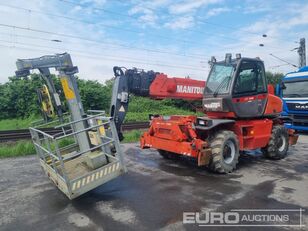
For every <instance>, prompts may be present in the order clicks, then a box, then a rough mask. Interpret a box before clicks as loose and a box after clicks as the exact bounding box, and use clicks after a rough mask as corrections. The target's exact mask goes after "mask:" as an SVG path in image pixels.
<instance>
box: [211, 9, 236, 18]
mask: <svg viewBox="0 0 308 231" xmlns="http://www.w3.org/2000/svg"><path fill="white" fill-rule="evenodd" d="M230 11H232V10H231V9H230V8H228V7H219V8H213V9H210V10H209V11H208V12H207V14H206V18H210V17H213V16H217V15H219V14H222V13H226V12H230Z"/></svg>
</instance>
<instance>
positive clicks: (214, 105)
mask: <svg viewBox="0 0 308 231" xmlns="http://www.w3.org/2000/svg"><path fill="white" fill-rule="evenodd" d="M204 107H205V108H207V109H218V108H220V107H221V104H220V103H219V102H217V103H214V102H213V103H207V104H204Z"/></svg>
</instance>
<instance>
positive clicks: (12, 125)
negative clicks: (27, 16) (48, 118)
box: [0, 115, 39, 130]
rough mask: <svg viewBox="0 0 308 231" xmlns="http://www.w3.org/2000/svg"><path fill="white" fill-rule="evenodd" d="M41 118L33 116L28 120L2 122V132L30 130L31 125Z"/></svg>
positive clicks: (0, 128) (0, 124) (0, 123)
mask: <svg viewBox="0 0 308 231" xmlns="http://www.w3.org/2000/svg"><path fill="white" fill-rule="evenodd" d="M38 119H39V116H36V115H32V116H30V117H28V118H16V119H5V120H0V130H15V129H26V128H29V127H30V125H31V123H32V122H33V121H35V120H38Z"/></svg>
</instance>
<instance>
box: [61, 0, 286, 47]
mask: <svg viewBox="0 0 308 231" xmlns="http://www.w3.org/2000/svg"><path fill="white" fill-rule="evenodd" d="M58 1H60V2H64V3H68V4H71V5H75V6H81V7H82V6H83V7H87V6H85V5H84V4H81V3H78V2H74V1H70V0H58ZM117 1H118V2H121V3H122V1H119V0H117ZM142 7H143V8H145V9H149V10H152V11H156V12H157V10H156V9H153V8H150V7H147V6H144V5H143V6H142ZM91 8H92V9H94V10H98V11H103V12H105V13H107V14H112V15H120V16H123V17H126V18H131V19H134V20H139V16H137V15H129V14H122V13H119V12H116V11H112V10H108V9H105V8H101V7H93V6H91ZM195 21H196V22H199V23H202V24H208V25H212V26H217V27H221V28H226V29H230V30H237V31H242V32H245V33H249V34H252V35H258V36H262V37H263V38H264V37H268V35H267V34H265V33H256V32H251V31H247V30H242V29H241V28H236V27H232V26H227V25H222V24H219V23H214V22H209V21H206V20H199V19H195ZM184 30H186V31H192V32H197V33H203V34H211V35H212V34H213V33H210V32H206V31H200V30H193V29H188V28H185V29H184ZM217 35H218V36H222V37H225V38H227V39H229V40H234V41H239V40H237V39H235V38H234V37H228V36H225V35H221V34H217V33H215V36H217ZM270 37H272V38H276V39H277V40H280V41H284V42H290V41H288V40H282V39H280V38H278V37H275V36H270ZM280 49H281V48H280Z"/></svg>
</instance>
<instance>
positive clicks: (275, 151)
mask: <svg viewBox="0 0 308 231" xmlns="http://www.w3.org/2000/svg"><path fill="white" fill-rule="evenodd" d="M288 149H289V134H288V130H287V129H286V128H285V127H284V126H283V125H275V126H274V127H273V129H272V135H271V138H270V141H269V142H268V145H267V146H266V147H265V148H264V149H263V153H264V155H265V157H267V158H269V159H273V160H280V159H283V158H285V157H286V155H287V152H288Z"/></svg>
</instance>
